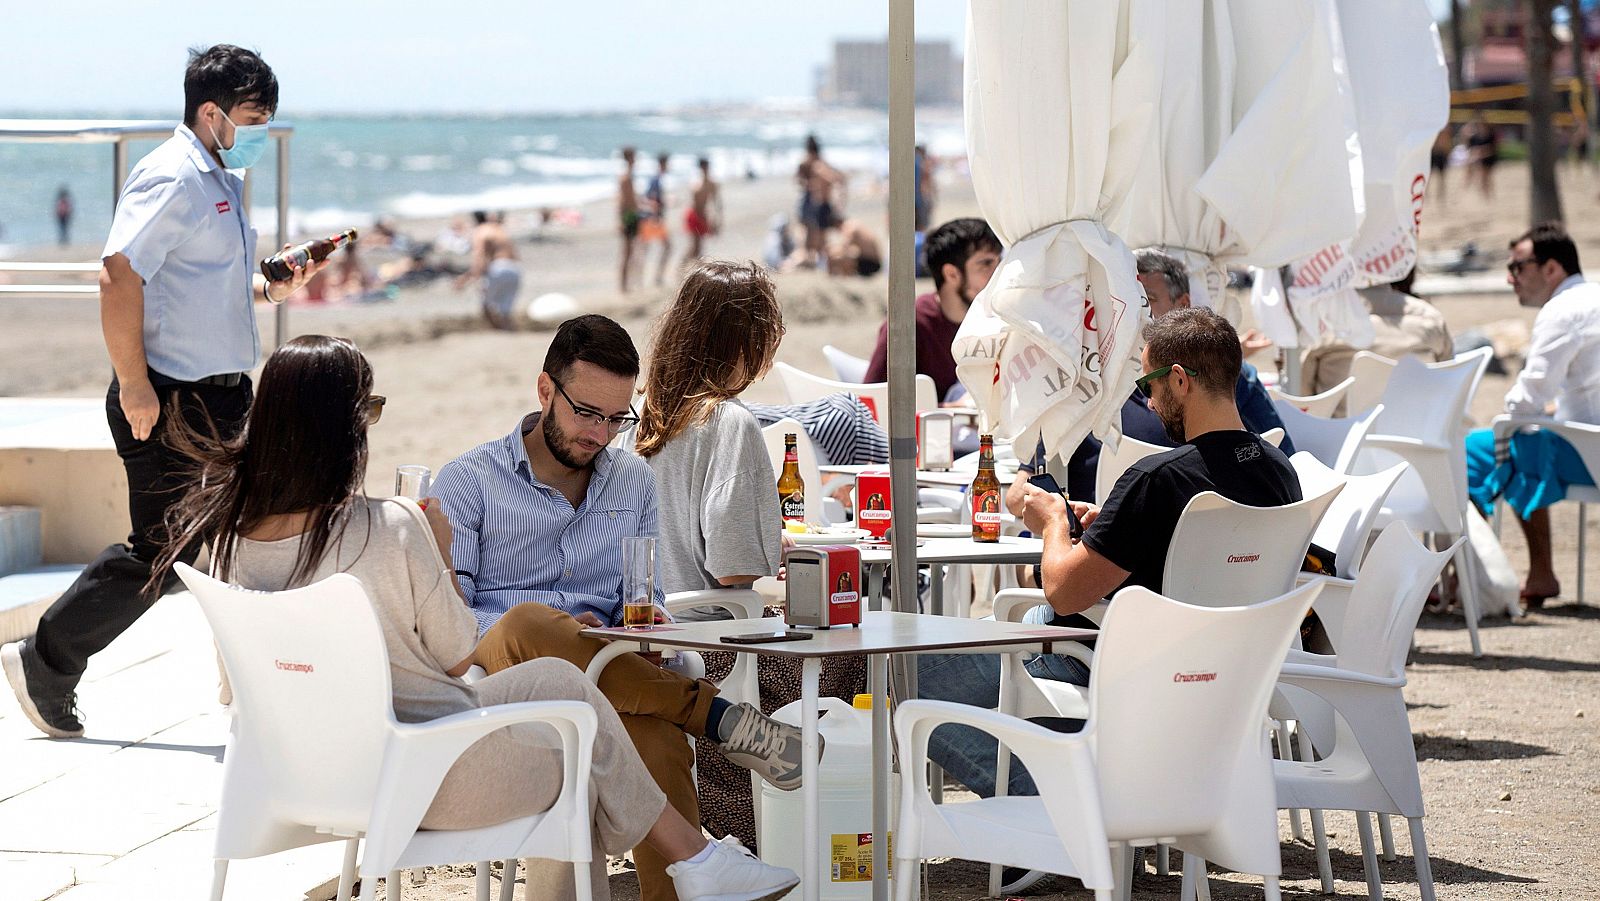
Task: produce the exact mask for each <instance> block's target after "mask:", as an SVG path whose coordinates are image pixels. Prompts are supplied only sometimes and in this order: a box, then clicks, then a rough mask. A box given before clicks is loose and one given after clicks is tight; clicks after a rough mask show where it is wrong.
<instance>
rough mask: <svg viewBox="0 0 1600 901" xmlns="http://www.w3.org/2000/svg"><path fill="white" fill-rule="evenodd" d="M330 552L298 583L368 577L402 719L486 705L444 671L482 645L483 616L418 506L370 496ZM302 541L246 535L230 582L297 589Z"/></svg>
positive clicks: (434, 716)
mask: <svg viewBox="0 0 1600 901" xmlns="http://www.w3.org/2000/svg"><path fill="white" fill-rule="evenodd" d="M336 528H338V531H337V532H336V534H335V535H334V536H333V537H332V538H331V539H330V541H329V544H328V552H327V553H326V554H324V555H323V558H322V562H321V563H320V564H319V565H318V566H317V568H316V571H315V572H313V573H312V575H311V578H310V579H309V580H307V581H306V582H303V583H300V584H309V583H311V582H316V581H318V580H320V579H325V578H327V577H328V576H331V575H333V574H334V573H340V572H347V573H349V574H351V575H352V576H355V577H356V578H358V579H360V580H361V584H362V586H363V587H365V588H366V590H367V597H368V598H370V599H371V600H372V606H373V608H374V609H376V610H377V612H378V622H379V623H381V624H382V626H383V641H384V644H385V645H386V646H387V647H388V650H389V680H390V682H391V685H392V688H393V690H394V715H395V718H396V719H398V720H400V721H401V722H403V723H422V722H427V721H428V720H432V719H438V718H439V717H441V716H448V715H450V714H452V713H460V712H461V711H463V710H471V709H473V708H475V707H477V706H478V701H477V695H476V693H474V692H473V690H472V686H470V685H467V684H466V683H464V682H462V681H461V680H460V679H457V678H454V677H452V676H449V675H446V674H445V670H447V669H449V668H450V667H453V666H455V665H456V664H458V663H460V662H461V661H463V660H465V659H466V658H467V655H468V654H470V653H472V649H473V647H475V646H476V645H477V638H478V621H477V620H476V619H475V618H474V617H473V615H472V611H471V610H470V609H468V608H467V605H466V604H464V603H462V601H461V596H460V595H458V594H456V591H455V587H454V585H453V579H452V577H451V575H450V573H449V571H448V569H449V568H448V567H447V566H445V562H444V558H443V557H442V556H440V554H439V548H438V545H436V544H434V542H433V532H432V530H430V529H429V528H428V522H427V520H426V519H424V518H423V515H422V511H421V510H420V509H418V508H417V505H416V504H415V503H413V502H412V501H410V500H406V499H404V498H386V499H381V500H380V499H377V498H368V499H366V501H365V503H364V504H363V503H360V502H358V503H357V504H356V505H355V506H354V507H353V508H352V510H351V511H350V514H349V515H348V516H346V517H345V520H344V523H343V526H342V528H339V527H338V526H336ZM299 551H300V537H299V536H295V537H293V538H284V539H281V540H278V541H251V540H249V539H248V538H241V539H240V540H239V547H238V549H237V551H236V552H235V554H234V572H233V573H232V574H231V581H233V582H234V583H235V584H237V585H239V586H241V587H243V588H250V589H255V590H257V591H282V590H283V589H286V588H298V587H300V584H296V585H290V584H289V576H290V574H291V573H292V572H293V570H294V561H295V555H296V554H298V553H299Z"/></svg>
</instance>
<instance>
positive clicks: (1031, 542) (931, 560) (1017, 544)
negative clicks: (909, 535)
mask: <svg viewBox="0 0 1600 901" xmlns="http://www.w3.org/2000/svg"><path fill="white" fill-rule="evenodd" d="M918 541H920V542H921V544H920V545H918V547H917V563H918V564H919V565H921V564H928V565H929V566H931V567H932V570H933V572H932V573H931V578H932V583H931V584H932V587H933V598H932V600H933V605H932V606H933V609H932V610H931V611H929V612H931V613H934V614H937V615H943V614H944V568H945V567H946V566H948V565H950V564H952V563H955V564H959V563H993V564H1010V563H1022V564H1032V563H1038V562H1039V559H1040V556H1041V555H1042V554H1043V553H1044V541H1043V540H1042V539H1039V538H1024V537H1021V536H1017V535H1001V536H1000V540H999V541H996V542H982V541H973V540H972V539H971V538H919V539H918ZM890 557H891V553H890V550H889V545H887V544H862V545H861V565H862V566H864V567H866V569H867V572H866V578H867V598H868V606H869V607H870V608H871V609H882V608H883V580H884V574H885V573H887V572H888V570H889V563H890Z"/></svg>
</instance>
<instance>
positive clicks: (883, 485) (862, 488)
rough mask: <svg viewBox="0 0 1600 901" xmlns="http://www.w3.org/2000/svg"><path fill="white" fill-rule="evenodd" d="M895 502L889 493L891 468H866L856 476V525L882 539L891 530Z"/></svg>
mask: <svg viewBox="0 0 1600 901" xmlns="http://www.w3.org/2000/svg"><path fill="white" fill-rule="evenodd" d="M893 510H894V503H893V498H892V497H891V496H890V493H889V470H887V469H864V470H862V471H861V474H860V475H858V476H856V527H857V528H860V529H865V530H867V531H868V532H869V533H871V535H872V537H873V538H874V539H882V538H883V536H884V534H885V533H887V532H888V531H889V524H890V521H891V519H892V517H893Z"/></svg>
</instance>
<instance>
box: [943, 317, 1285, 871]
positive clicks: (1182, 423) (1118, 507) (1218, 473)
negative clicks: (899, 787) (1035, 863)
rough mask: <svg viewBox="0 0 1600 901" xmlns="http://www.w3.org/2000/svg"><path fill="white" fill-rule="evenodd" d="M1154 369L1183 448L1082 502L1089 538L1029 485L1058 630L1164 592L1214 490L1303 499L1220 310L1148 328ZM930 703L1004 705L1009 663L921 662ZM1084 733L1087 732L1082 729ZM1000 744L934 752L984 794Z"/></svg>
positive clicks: (1079, 680) (1165, 412)
mask: <svg viewBox="0 0 1600 901" xmlns="http://www.w3.org/2000/svg"><path fill="white" fill-rule="evenodd" d="M1145 341H1146V345H1145V349H1144V356H1143V362H1144V370H1145V374H1144V375H1143V376H1142V377H1140V378H1139V380H1138V388H1139V390H1140V391H1142V392H1145V393H1146V394H1147V395H1148V396H1149V400H1150V409H1151V410H1152V411H1153V412H1154V413H1155V414H1156V416H1157V417H1159V418H1160V420H1161V423H1162V426H1163V428H1164V429H1165V430H1166V432H1167V433H1168V434H1169V435H1170V436H1171V437H1172V438H1173V440H1174V441H1178V442H1181V444H1180V446H1178V447H1176V448H1174V449H1172V450H1170V451H1165V452H1163V453H1159V454H1154V455H1152V456H1149V457H1145V458H1144V459H1143V460H1140V461H1139V462H1137V463H1135V464H1134V465H1133V466H1132V467H1130V468H1129V469H1128V471H1127V472H1126V473H1124V474H1123V476H1122V478H1120V479H1118V480H1117V484H1116V487H1115V488H1113V489H1112V490H1111V494H1110V496H1109V497H1108V498H1106V499H1105V502H1104V505H1103V506H1100V507H1096V506H1095V505H1093V504H1086V503H1083V502H1080V501H1072V502H1071V503H1072V505H1073V508H1074V512H1076V513H1077V515H1078V518H1079V519H1080V520H1081V521H1082V523H1083V525H1084V528H1085V531H1084V533H1083V537H1082V539H1081V540H1075V539H1073V538H1072V535H1071V521H1070V518H1069V517H1068V515H1067V509H1066V504H1067V501H1066V500H1065V499H1064V498H1062V496H1061V495H1059V494H1055V493H1053V492H1048V491H1043V490H1040V489H1039V488H1036V487H1034V486H1031V485H1030V486H1028V488H1027V494H1026V496H1025V499H1024V505H1023V518H1024V519H1025V520H1026V522H1027V524H1028V528H1029V529H1030V530H1032V531H1033V533H1034V534H1035V535H1038V536H1040V537H1042V538H1043V539H1044V555H1043V560H1042V562H1041V564H1040V571H1041V582H1042V585H1043V587H1044V592H1045V600H1046V602H1047V603H1048V608H1041V612H1042V613H1043V614H1044V615H1041V616H1037V617H1036V618H1037V619H1038V620H1040V621H1043V622H1049V623H1051V624H1052V625H1066V626H1085V625H1087V626H1088V627H1089V628H1093V624H1092V623H1090V622H1089V621H1088V620H1087V619H1086V618H1084V617H1082V616H1081V615H1080V614H1081V613H1082V611H1084V610H1087V609H1088V608H1090V607H1092V606H1094V605H1095V604H1097V603H1099V602H1100V601H1102V600H1104V599H1106V598H1108V597H1110V596H1111V595H1113V594H1114V593H1116V591H1117V590H1118V589H1120V588H1122V587H1124V586H1127V585H1141V586H1144V587H1146V588H1149V589H1151V590H1152V591H1161V590H1162V587H1163V586H1162V575H1163V569H1164V568H1165V566H1166V560H1167V551H1168V549H1169V548H1170V546H1171V544H1172V535H1173V533H1174V532H1175V531H1176V530H1177V526H1178V519H1179V517H1180V516H1181V515H1182V513H1183V509H1184V507H1185V506H1187V505H1188V503H1189V501H1190V500H1191V499H1192V498H1194V496H1195V495H1197V494H1199V493H1201V492H1202V491H1215V492H1217V493H1218V494H1221V495H1222V496H1223V497H1226V498H1228V499H1229V500H1232V501H1234V502H1236V503H1241V504H1248V505H1250V506H1255V507H1272V506H1281V505H1284V504H1290V503H1294V502H1296V501H1298V500H1300V499H1301V493H1300V480H1299V478H1298V477H1297V476H1296V475H1295V472H1294V468H1293V467H1292V466H1291V465H1290V464H1289V460H1288V458H1287V457H1285V456H1284V455H1283V452H1282V451H1280V450H1278V449H1277V448H1276V447H1273V446H1272V445H1271V444H1269V443H1268V442H1266V441H1263V440H1262V439H1261V437H1260V436H1258V435H1256V434H1254V433H1252V432H1249V431H1247V430H1246V429H1245V428H1244V423H1243V422H1242V421H1240V418H1239V411H1238V408H1237V407H1236V406H1235V405H1234V386H1235V384H1236V383H1237V381H1238V378H1239V366H1240V362H1241V354H1240V350H1239V336H1238V333H1236V332H1235V331H1234V329H1233V326H1231V325H1229V324H1228V321H1227V320H1226V319H1224V318H1222V317H1221V316H1219V315H1217V314H1216V313H1213V312H1212V311H1210V310H1206V309H1199V308H1191V309H1182V310H1174V311H1172V312H1170V313H1167V314H1166V315H1164V316H1162V317H1161V318H1160V319H1157V320H1154V321H1152V322H1151V323H1149V324H1148V325H1147V326H1146V327H1145ZM919 661H920V662H919V667H918V676H917V679H918V685H919V686H920V689H919V690H920V693H921V695H922V696H923V697H932V698H935V699H938V700H946V701H955V702H958V703H965V704H973V705H975V706H980V707H994V706H996V705H997V704H998V701H999V685H1000V663H999V658H998V657H996V656H993V655H981V654H964V655H963V654H952V655H940V656H935V655H927V656H924V657H921V658H919ZM1027 668H1028V671H1029V672H1030V673H1031V674H1033V675H1034V676H1037V677H1040V678H1047V679H1056V680H1059V681H1064V682H1072V683H1075V684H1079V685H1087V684H1088V682H1089V671H1088V669H1087V667H1085V666H1083V664H1082V663H1080V662H1079V661H1078V660H1076V659H1074V658H1071V657H1064V656H1057V655H1054V654H1041V655H1038V656H1036V657H1034V658H1033V659H1032V660H1030V661H1029V662H1028V664H1027ZM1073 728H1076V726H1075V725H1074V726H1073ZM995 747H996V746H995V742H994V740H993V739H992V738H989V737H987V736H984V735H983V734H982V733H979V732H976V731H974V730H963V729H960V728H952V727H940V729H939V730H937V731H936V732H935V733H934V736H933V740H932V741H931V742H930V744H929V748H928V752H929V756H930V757H931V758H932V759H933V760H934V762H936V763H938V764H939V765H940V766H942V767H944V768H945V770H946V772H949V773H950V774H951V775H952V776H954V777H955V778H956V779H958V780H960V781H961V782H962V783H963V784H964V785H966V786H967V787H968V788H970V789H972V790H973V791H975V792H977V793H978V794H979V795H981V796H985V797H987V796H991V795H993V794H994V762H995V753H996V751H995ZM1020 769H1021V768H1020V767H1015V766H1014V767H1013V768H1012V780H1011V783H1010V793H1011V794H1033V793H1035V792H1034V788H1033V782H1032V780H1031V779H1030V778H1029V777H1028V776H1027V774H1026V773H1024V772H1019V771H1020ZM1029 879H1032V880H1033V881H1037V874H1036V873H1034V874H1030V873H1028V872H1027V871H1018V872H1015V873H1008V874H1007V881H1006V884H1005V886H1003V888H1004V889H1005V890H1006V891H1013V892H1014V891H1019V890H1021V889H1022V888H1026V887H1027V885H1031V884H1032V882H1028V881H1027V880H1029Z"/></svg>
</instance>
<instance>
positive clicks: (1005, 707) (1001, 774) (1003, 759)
mask: <svg viewBox="0 0 1600 901" xmlns="http://www.w3.org/2000/svg"><path fill="white" fill-rule="evenodd" d="M1016 666H1017V658H1016V656H1015V655H1013V654H1007V653H1005V652H1004V649H1002V652H1001V654H1000V698H999V701H1000V704H999V711H1000V712H1001V713H1007V714H1011V715H1015V714H1016V709H1015V708H1016V692H1015V691H1013V690H1012V686H1011V680H1012V679H1013V678H1014V677H1015V673H1016ZM1010 787H1011V750H1010V749H1009V748H1007V747H1006V746H1005V743H1004V742H1001V743H1000V744H999V746H998V747H996V748H995V756H994V796H995V797H996V798H1003V797H1005V796H1006V795H1007V794H1008V793H1009V789H1010ZM999 895H1000V865H999V864H990V865H989V897H991V898H995V897H999Z"/></svg>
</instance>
